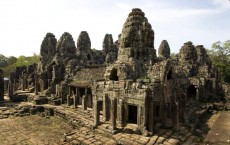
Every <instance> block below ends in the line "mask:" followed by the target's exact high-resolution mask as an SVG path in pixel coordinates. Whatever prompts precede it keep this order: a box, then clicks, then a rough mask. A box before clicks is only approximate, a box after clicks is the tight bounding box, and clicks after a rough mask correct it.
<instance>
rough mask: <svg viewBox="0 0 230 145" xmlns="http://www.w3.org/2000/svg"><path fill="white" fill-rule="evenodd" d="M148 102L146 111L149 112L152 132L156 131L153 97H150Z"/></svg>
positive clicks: (149, 125)
mask: <svg viewBox="0 0 230 145" xmlns="http://www.w3.org/2000/svg"><path fill="white" fill-rule="evenodd" d="M147 103H148V105H147V106H148V108H146V112H147V114H148V122H147V123H148V127H149V128H148V130H149V131H150V132H152V133H153V132H154V115H155V114H154V109H153V107H154V106H153V101H152V100H151V98H148V101H147Z"/></svg>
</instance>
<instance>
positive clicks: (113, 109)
mask: <svg viewBox="0 0 230 145" xmlns="http://www.w3.org/2000/svg"><path fill="white" fill-rule="evenodd" d="M115 103H116V102H115V100H114V99H111V113H110V115H111V125H112V129H113V130H115V129H116V128H117V126H116V107H115V105H116V104H115Z"/></svg>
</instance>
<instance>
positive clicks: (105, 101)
mask: <svg viewBox="0 0 230 145" xmlns="http://www.w3.org/2000/svg"><path fill="white" fill-rule="evenodd" d="M108 99H109V98H108V96H107V95H104V96H103V116H104V118H105V121H109V115H108ZM109 111H110V110H109Z"/></svg>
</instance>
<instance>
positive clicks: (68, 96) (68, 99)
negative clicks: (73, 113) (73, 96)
mask: <svg viewBox="0 0 230 145" xmlns="http://www.w3.org/2000/svg"><path fill="white" fill-rule="evenodd" d="M70 105H71V104H70V95H67V106H70Z"/></svg>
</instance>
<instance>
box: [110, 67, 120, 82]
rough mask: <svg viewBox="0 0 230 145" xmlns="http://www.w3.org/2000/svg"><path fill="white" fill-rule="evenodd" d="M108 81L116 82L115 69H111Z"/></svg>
mask: <svg viewBox="0 0 230 145" xmlns="http://www.w3.org/2000/svg"><path fill="white" fill-rule="evenodd" d="M109 79H110V80H113V81H118V75H117V69H115V68H113V69H112V71H111V74H110V76H109Z"/></svg>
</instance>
